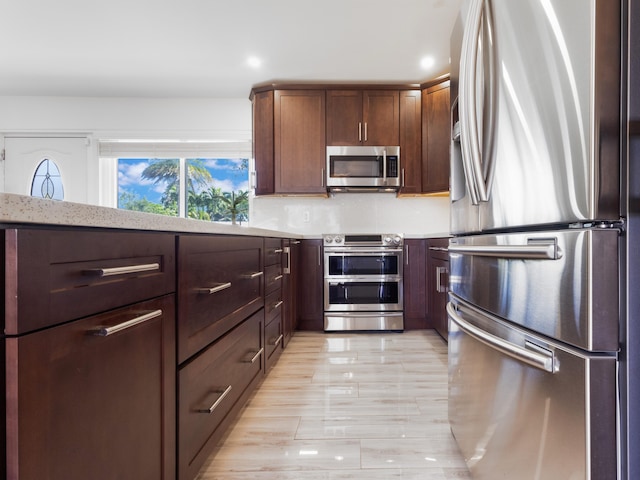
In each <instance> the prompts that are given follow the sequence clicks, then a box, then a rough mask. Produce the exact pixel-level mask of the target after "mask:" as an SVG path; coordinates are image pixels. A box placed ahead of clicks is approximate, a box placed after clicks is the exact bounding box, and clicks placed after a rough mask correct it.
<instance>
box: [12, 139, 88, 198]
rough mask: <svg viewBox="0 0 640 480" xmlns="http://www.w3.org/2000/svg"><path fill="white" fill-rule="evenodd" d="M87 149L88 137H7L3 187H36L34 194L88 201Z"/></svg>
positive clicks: (20, 190)
mask: <svg viewBox="0 0 640 480" xmlns="http://www.w3.org/2000/svg"><path fill="white" fill-rule="evenodd" d="M87 149H88V141H87V138H86V137H67V138H45V137H5V161H4V162H3V163H4V185H2V184H0V187H3V188H2V191H4V192H5V193H17V194H20V195H31V194H32V191H33V192H36V193H34V196H39V197H42V196H50V197H51V198H57V199H59V200H68V201H71V202H78V203H87V201H88V198H87V192H88V189H87V183H88V166H87ZM47 160H48V161H47ZM43 162H44V163H43ZM40 166H42V168H39V167H40ZM0 180H2V176H0ZM34 182H35V183H34ZM43 182H44V185H43ZM34 187H35V188H34ZM61 190H62V191H61Z"/></svg>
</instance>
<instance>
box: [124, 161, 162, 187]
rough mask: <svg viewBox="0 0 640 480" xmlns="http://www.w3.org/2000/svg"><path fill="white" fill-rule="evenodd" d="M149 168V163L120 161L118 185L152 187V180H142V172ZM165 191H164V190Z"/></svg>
mask: <svg viewBox="0 0 640 480" xmlns="http://www.w3.org/2000/svg"><path fill="white" fill-rule="evenodd" d="M148 166H149V162H147V161H137V162H135V163H133V162H127V161H122V160H120V161H118V185H120V186H127V185H151V184H152V183H153V182H152V181H151V180H148V179H145V178H142V172H143V171H144V169H145V168H147V167H148ZM163 191H164V190H163Z"/></svg>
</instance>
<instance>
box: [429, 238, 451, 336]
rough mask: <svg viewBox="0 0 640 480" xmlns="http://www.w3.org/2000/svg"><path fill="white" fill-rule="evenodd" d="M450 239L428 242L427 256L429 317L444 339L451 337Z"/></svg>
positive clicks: (436, 239)
mask: <svg viewBox="0 0 640 480" xmlns="http://www.w3.org/2000/svg"><path fill="white" fill-rule="evenodd" d="M448 245H449V239H448V238H434V239H429V240H428V252H429V253H428V256H427V289H428V293H427V297H428V302H429V307H428V308H429V310H428V317H429V321H430V322H431V324H432V325H433V328H435V329H436V331H437V332H438V333H439V334H440V335H441V336H442V338H444V339H445V340H447V339H448V337H449V323H448V317H447V310H446V309H447V292H448V291H449V253H448V251H447V247H448Z"/></svg>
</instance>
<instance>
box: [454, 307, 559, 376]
mask: <svg viewBox="0 0 640 480" xmlns="http://www.w3.org/2000/svg"><path fill="white" fill-rule="evenodd" d="M447 314H448V315H449V319H450V320H451V321H452V322H454V323H455V324H456V325H458V327H459V328H460V329H461V330H462V331H463V332H465V333H467V334H468V335H471V336H472V337H474V338H475V339H476V340H478V341H480V342H482V343H484V344H485V345H488V346H489V347H490V348H493V349H494V350H498V351H499V352H502V353H504V354H505V355H508V356H510V357H511V358H514V359H516V360H519V361H521V362H523V363H526V364H527V365H531V366H532V367H536V368H538V369H540V370H544V371H545V372H549V373H557V372H558V365H557V363H556V362H555V356H554V354H553V352H551V351H550V350H547V351H545V352H544V353H542V352H541V350H542V349H536V350H535V351H532V350H528V349H526V348H523V347H521V346H519V345H515V344H513V343H511V342H509V341H507V340H505V339H502V338H500V337H497V336H495V335H492V334H490V333H488V332H485V331H484V330H482V329H480V328H478V327H476V326H474V325H472V324H470V323H469V322H467V321H466V320H464V319H463V318H462V317H461V316H460V315H458V312H457V311H456V309H455V307H454V306H453V305H452V304H451V303H448V304H447Z"/></svg>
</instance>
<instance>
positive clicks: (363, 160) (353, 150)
mask: <svg viewBox="0 0 640 480" xmlns="http://www.w3.org/2000/svg"><path fill="white" fill-rule="evenodd" d="M326 172H327V188H328V189H329V190H332V191H338V192H339V191H366V190H375V191H396V190H398V189H399V188H400V186H401V181H400V177H401V170H400V147H398V146H392V147H363V146H349V147H335V146H329V147H327V170H326Z"/></svg>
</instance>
